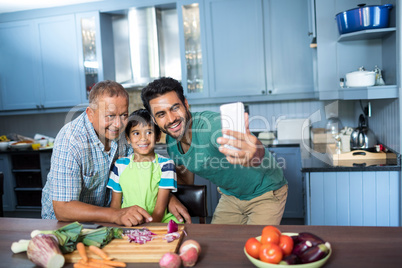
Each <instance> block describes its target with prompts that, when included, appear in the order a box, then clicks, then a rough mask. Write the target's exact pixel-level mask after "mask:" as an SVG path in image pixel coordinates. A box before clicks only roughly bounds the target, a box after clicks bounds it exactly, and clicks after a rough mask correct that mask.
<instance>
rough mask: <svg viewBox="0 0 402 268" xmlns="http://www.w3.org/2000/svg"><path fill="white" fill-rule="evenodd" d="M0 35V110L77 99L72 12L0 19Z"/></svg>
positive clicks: (43, 106) (62, 103)
mask: <svg viewBox="0 0 402 268" xmlns="http://www.w3.org/2000/svg"><path fill="white" fill-rule="evenodd" d="M0 39H1V40H2V41H1V42H0V57H1V58H2V59H3V60H2V62H1V63H0V74H1V84H0V87H1V88H0V91H1V96H2V98H1V99H2V101H1V102H2V109H3V110H24V109H35V110H37V109H46V108H59V107H72V106H75V105H78V104H80V103H81V101H82V95H83V94H82V90H81V87H80V78H79V62H78V45H79V44H78V43H77V35H76V28H75V17H74V15H64V16H57V17H48V18H43V19H35V20H27V21H18V22H9V23H1V24H0Z"/></svg>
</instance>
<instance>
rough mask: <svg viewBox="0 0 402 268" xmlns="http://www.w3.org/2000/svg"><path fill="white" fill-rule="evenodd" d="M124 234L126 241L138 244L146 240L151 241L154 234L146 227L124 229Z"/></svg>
mask: <svg viewBox="0 0 402 268" xmlns="http://www.w3.org/2000/svg"><path fill="white" fill-rule="evenodd" d="M124 234H125V235H127V237H128V241H129V242H130V243H131V242H134V243H138V244H145V243H146V242H148V241H152V239H153V238H154V236H155V235H156V234H155V233H153V232H151V231H150V230H149V229H148V228H141V229H132V230H125V231H124Z"/></svg>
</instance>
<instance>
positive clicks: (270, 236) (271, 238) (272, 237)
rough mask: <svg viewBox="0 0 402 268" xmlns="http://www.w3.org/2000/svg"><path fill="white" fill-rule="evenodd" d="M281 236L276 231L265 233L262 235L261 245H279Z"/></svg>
mask: <svg viewBox="0 0 402 268" xmlns="http://www.w3.org/2000/svg"><path fill="white" fill-rule="evenodd" d="M280 237H281V236H280V235H279V234H278V233H277V232H275V231H265V232H263V233H262V235H261V244H266V243H274V244H276V245H279V238H280Z"/></svg>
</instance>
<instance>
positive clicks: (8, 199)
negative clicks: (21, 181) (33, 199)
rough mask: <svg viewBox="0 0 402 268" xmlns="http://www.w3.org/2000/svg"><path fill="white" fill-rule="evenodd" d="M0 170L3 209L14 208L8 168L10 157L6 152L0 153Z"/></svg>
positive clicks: (12, 186)
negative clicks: (2, 177)
mask: <svg viewBox="0 0 402 268" xmlns="http://www.w3.org/2000/svg"><path fill="white" fill-rule="evenodd" d="M0 171H1V172H3V175H4V182H3V191H4V193H3V211H13V210H15V201H16V200H15V195H14V187H15V184H14V181H13V180H12V179H11V178H12V173H11V169H10V157H9V155H8V154H4V153H1V154H0Z"/></svg>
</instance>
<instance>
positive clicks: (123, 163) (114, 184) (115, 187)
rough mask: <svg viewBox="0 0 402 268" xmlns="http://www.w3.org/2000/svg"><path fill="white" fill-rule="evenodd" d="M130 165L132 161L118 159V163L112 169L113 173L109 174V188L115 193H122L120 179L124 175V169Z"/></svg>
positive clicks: (124, 158) (125, 158)
mask: <svg viewBox="0 0 402 268" xmlns="http://www.w3.org/2000/svg"><path fill="white" fill-rule="evenodd" d="M129 163H130V159H129V158H127V157H123V158H120V159H117V160H116V162H114V164H113V165H112V167H111V171H110V174H109V181H108V182H107V186H106V187H107V188H110V189H112V191H113V192H119V193H121V192H122V189H121V186H120V183H119V179H120V175H121V174H122V173H123V171H124V169H125V168H126V167H127V166H128V164H129Z"/></svg>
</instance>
